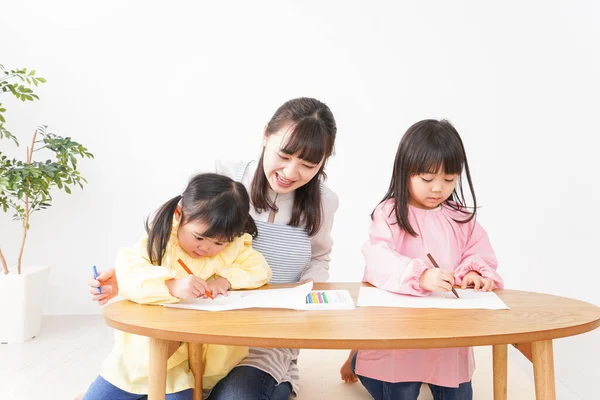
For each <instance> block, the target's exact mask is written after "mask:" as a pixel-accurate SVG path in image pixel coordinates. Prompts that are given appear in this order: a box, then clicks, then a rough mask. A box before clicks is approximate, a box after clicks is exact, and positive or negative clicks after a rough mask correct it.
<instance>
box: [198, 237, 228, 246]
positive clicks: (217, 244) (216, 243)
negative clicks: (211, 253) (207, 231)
mask: <svg viewBox="0 0 600 400" xmlns="http://www.w3.org/2000/svg"><path fill="white" fill-rule="evenodd" d="M194 238H195V239H196V240H197V241H199V242H201V241H203V240H204V238H203V237H202V236H195V235H194ZM213 244H214V245H216V246H223V245H224V244H225V243H221V242H213Z"/></svg>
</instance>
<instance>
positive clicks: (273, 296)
mask: <svg viewBox="0 0 600 400" xmlns="http://www.w3.org/2000/svg"><path fill="white" fill-rule="evenodd" d="M312 286H313V283H312V281H311V282H307V283H304V284H302V285H298V286H296V287H293V288H289V289H271V290H249V291H230V292H228V296H222V295H219V296H217V297H216V298H215V299H214V300H212V299H195V300H186V301H181V302H179V303H176V304H162V305H163V306H165V307H172V308H186V309H190V310H204V311H226V310H240V309H243V308H288V309H292V310H304V309H305V308H306V296H307V295H308V293H310V291H311V290H312Z"/></svg>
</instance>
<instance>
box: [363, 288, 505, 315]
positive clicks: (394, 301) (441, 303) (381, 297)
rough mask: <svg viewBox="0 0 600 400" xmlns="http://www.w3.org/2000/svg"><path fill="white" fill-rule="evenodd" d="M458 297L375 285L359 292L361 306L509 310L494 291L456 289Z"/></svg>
mask: <svg viewBox="0 0 600 400" xmlns="http://www.w3.org/2000/svg"><path fill="white" fill-rule="evenodd" d="M456 291H457V292H458V295H459V296H460V298H459V299H457V298H456V297H455V296H454V295H453V294H452V293H432V294H431V295H429V296H422V297H421V296H408V295H402V294H396V293H391V292H388V291H385V290H382V289H378V288H374V287H361V288H360V291H359V292H358V302H357V305H358V306H359V307H402V308H452V309H485V310H508V307H507V306H506V304H504V302H503V301H502V300H501V299H500V297H498V296H497V295H496V293H494V292H476V291H474V290H473V289H467V290H462V289H456Z"/></svg>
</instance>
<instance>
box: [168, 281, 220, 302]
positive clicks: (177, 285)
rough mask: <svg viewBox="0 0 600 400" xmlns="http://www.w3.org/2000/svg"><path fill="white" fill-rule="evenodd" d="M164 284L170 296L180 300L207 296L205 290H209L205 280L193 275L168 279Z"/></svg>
mask: <svg viewBox="0 0 600 400" xmlns="http://www.w3.org/2000/svg"><path fill="white" fill-rule="evenodd" d="M165 284H166V285H167V288H168V289H169V293H170V294H171V296H173V297H177V298H178V299H182V300H191V299H197V298H199V297H202V298H207V295H206V291H207V290H209V289H208V284H207V283H206V281H205V280H204V279H201V278H198V277H197V276H195V275H188V276H185V277H183V278H178V279H169V280H168V281H166V282H165ZM209 293H210V292H209Z"/></svg>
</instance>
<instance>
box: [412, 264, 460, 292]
mask: <svg viewBox="0 0 600 400" xmlns="http://www.w3.org/2000/svg"><path fill="white" fill-rule="evenodd" d="M427 257H428V258H429V261H431V263H432V264H433V266H434V267H435V268H433V269H428V270H427V271H425V272H423V274H422V275H421V278H420V281H419V284H420V286H421V287H422V288H423V289H425V290H429V291H432V292H450V291H452V293H454V296H456V298H459V296H458V293H457V292H456V290H455V289H454V287H453V285H454V271H449V270H447V269H442V268H440V266H439V265H438V264H437V262H436V261H435V260H434V259H433V257H432V256H431V254H429V253H428V254H427Z"/></svg>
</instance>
